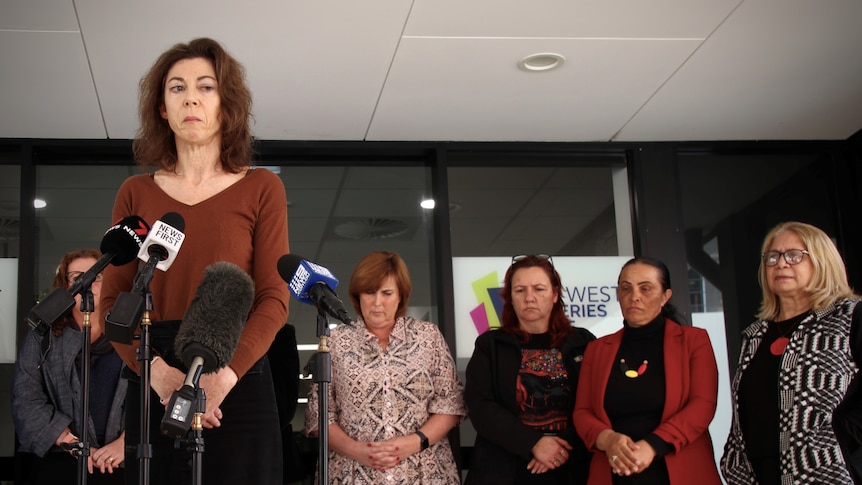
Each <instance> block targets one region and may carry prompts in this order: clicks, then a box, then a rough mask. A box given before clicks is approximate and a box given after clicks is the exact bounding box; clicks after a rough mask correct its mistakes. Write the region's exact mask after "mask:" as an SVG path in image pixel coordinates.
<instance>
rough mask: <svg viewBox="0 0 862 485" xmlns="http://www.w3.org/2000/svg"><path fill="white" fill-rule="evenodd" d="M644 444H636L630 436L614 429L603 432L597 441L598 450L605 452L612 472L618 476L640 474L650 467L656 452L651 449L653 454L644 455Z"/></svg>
mask: <svg viewBox="0 0 862 485" xmlns="http://www.w3.org/2000/svg"><path fill="white" fill-rule="evenodd" d="M644 444H645V442H644V441H639V442H638V443H635V442H634V441H632V439H631V438H630V437H629V436H627V435H624V434H622V433H617V432H616V431H614V430H612V429H606V430H604V431H602V432H601V433H599V436H598V438H597V439H596V448H598V449H600V450H602V451H604V452H605V454H606V455H607V457H608V463H610V465H611V470H612V471H613V472H614V473H616V474H617V475H631V474H633V473H639V472H641V471H643V470H645V469H646V468H647V467H648V466H649V463H651V462H652V457H654V456H655V451H652V447H649V449H650V450H651V453H649V454H645V453H642V450H641V448H642V445H644ZM649 455H651V456H649ZM647 456H649V461H648V462H647V461H645V459H646V457H647Z"/></svg>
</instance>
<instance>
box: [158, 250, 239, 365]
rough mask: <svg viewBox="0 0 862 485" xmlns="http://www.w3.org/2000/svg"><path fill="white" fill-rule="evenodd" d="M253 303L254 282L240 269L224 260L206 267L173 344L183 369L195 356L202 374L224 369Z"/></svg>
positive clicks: (190, 363) (234, 349)
mask: <svg viewBox="0 0 862 485" xmlns="http://www.w3.org/2000/svg"><path fill="white" fill-rule="evenodd" d="M253 301H254V282H253V281H252V279H251V277H250V276H249V275H248V274H247V273H246V272H245V271H243V270H242V268H240V267H239V266H237V265H235V264H233V263H228V262H225V261H221V262H218V263H215V264H212V265H210V266H207V268H206V269H205V270H204V275H203V279H201V283H200V285H198V288H197V291H196V293H195V297H194V299H192V302H191V304H190V305H189V308H188V310H186V314H185V315H184V316H183V322H182V324H181V325H180V329H179V331H178V332H177V337H176V340H175V341H174V350H175V351H176V353H177V355H179V356H181V357H182V361H183V363H184V364H185V365H186V367H191V366H192V361H193V360H194V358H195V357H202V358H203V359H204V364H203V371H202V372H203V373H204V374H206V373H209V372H213V371H216V370H218V369H221V368H222V367H224V366H226V365H227V364H228V363H229V362H230V360H231V359H232V358H233V354H234V352H235V351H236V347H237V344H238V343H239V338H240V335H241V334H242V329H243V326H244V325H245V321H246V319H247V318H248V312H249V310H250V309H251V305H252V302H253Z"/></svg>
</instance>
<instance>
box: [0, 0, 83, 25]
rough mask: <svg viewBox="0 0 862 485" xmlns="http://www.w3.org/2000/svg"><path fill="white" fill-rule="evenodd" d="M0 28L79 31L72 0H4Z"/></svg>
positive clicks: (0, 8) (1, 8)
mask: <svg viewBox="0 0 862 485" xmlns="http://www.w3.org/2000/svg"><path fill="white" fill-rule="evenodd" d="M0 11H2V13H3V15H0V30H12V31H25V30H31V31H40V32H77V31H78V19H77V18H76V17H75V6H74V3H73V1H72V0H3V3H2V6H0Z"/></svg>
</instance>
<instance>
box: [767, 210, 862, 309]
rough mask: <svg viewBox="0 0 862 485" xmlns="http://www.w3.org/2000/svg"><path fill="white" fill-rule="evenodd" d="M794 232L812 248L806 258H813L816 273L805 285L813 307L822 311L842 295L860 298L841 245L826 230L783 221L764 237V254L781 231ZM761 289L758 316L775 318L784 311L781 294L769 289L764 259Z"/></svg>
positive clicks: (806, 246) (802, 223) (807, 246)
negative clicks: (848, 273) (849, 275)
mask: <svg viewBox="0 0 862 485" xmlns="http://www.w3.org/2000/svg"><path fill="white" fill-rule="evenodd" d="M786 231H792V232H793V233H795V234H796V235H797V236H799V239H801V240H802V245H803V246H805V247H803V248H795V249H805V250H807V251H808V254H807V255H806V257H808V258H810V259H811V264H812V266H813V267H814V272H813V274H812V275H811V281H810V282H808V285H807V286H806V287H805V288H803V290H804V291H805V292H807V293H808V294H809V295H810V297H811V309H812V310H820V309H823V308H826V307H827V306H829V305H831V304H833V303H835V302H837V301H838V300H841V299H842V298H859V296H858V295H856V294H855V293H854V292H853V289H852V288H851V287H850V283H848V281H847V270H846V268H845V267H844V260H843V259H842V258H841V254H839V253H838V248H836V247H835V243H833V242H832V239H830V238H829V236H828V235H827V234H826V233H825V232H823V230H822V229H820V228H817V227H815V226H812V225H811V224H805V223H804V222H796V221H789V222H782V223H780V224H778V225H777V226H775V227H773V228H772V229H771V230H770V231H769V233H768V234H766V237H765V238H764V239H763V246H762V247H761V248H760V254H763V253H765V252H766V251H769V250H770V249H771V248H772V243H773V242H774V241H775V238H776V237H778V235H779V234H781V233H783V232H786ZM758 273H759V279H758V282H759V283H760V288H761V289H762V290H763V301H762V302H761V304H760V310H759V311H758V312H757V318H760V319H763V320H771V319H773V318H775V317H777V316H778V313H779V311H780V310H781V306H780V302H779V300H778V297H777V296H776V295H775V293H773V292H772V291H771V290H770V289H769V281H768V279H767V276H766V265H765V264H764V263H763V258H762V257H761V258H760V269H759V270H758Z"/></svg>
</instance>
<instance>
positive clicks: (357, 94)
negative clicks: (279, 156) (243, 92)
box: [78, 0, 409, 140]
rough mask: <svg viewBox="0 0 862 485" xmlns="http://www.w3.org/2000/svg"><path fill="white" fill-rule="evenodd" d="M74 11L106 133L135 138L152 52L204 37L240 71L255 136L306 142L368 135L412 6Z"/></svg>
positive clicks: (381, 0)
mask: <svg viewBox="0 0 862 485" xmlns="http://www.w3.org/2000/svg"><path fill="white" fill-rule="evenodd" d="M78 5H79V7H78V12H79V15H80V17H81V25H82V29H83V33H84V38H85V39H86V40H87V45H88V49H89V52H90V60H91V63H92V66H93V72H94V75H95V77H96V81H97V85H98V86H99V92H100V95H101V99H102V104H103V107H104V108H103V109H104V110H105V118H106V120H107V122H108V126H109V131H110V135H111V137H113V138H118V137H119V138H129V137H131V136H132V135H133V133H134V130H135V128H136V126H137V121H136V117H135V106H136V105H135V103H136V102H137V96H136V89H137V85H138V80H139V79H140V77H141V76H142V75H143V74H144V73H145V71H146V70H147V69H148V68H149V67H150V65H151V64H152V62H153V61H154V60H155V59H156V57H157V56H158V54H159V53H161V52H162V51H163V50H165V49H166V48H168V47H170V46H171V45H172V44H174V43H176V42H187V41H188V40H190V39H192V38H194V37H200V36H209V37H213V38H216V39H217V40H219V41H220V42H222V43H223V45H224V46H225V47H226V48H227V49H228V51H229V52H230V53H231V54H233V55H234V56H235V57H236V58H237V59H238V60H239V61H240V62H242V63H243V64H244V65H245V67H246V71H247V75H248V80H249V84H250V87H251V89H252V92H253V95H254V98H255V105H254V111H255V115H256V117H255V118H256V124H255V134H256V136H258V137H259V138H262V139H309V140H314V139H354V140H356V139H362V138H363V137H364V136H365V131H366V129H367V126H368V120H369V119H370V116H371V113H372V111H373V109H374V105H375V103H376V100H377V95H378V93H379V91H380V88H381V86H382V84H383V80H384V78H385V76H386V70H387V69H388V66H389V63H390V62H391V59H392V55H393V53H394V51H395V48H396V47H397V45H398V40H399V35H400V33H401V31H402V30H403V25H404V22H405V21H406V16H407V12H408V8H409V4H408V3H406V2H401V1H395V0H369V1H363V2H341V1H322V2H299V1H282V0H278V1H275V0H262V1H261V0H250V1H245V2H233V3H221V4H219V5H218V7H217V8H216V7H215V6H214V5H213V4H212V2H209V1H206V0H190V1H186V2H183V3H182V5H181V8H178V5H177V4H176V3H175V2H167V1H164V0H158V1H148V2H116V1H111V0H80V1H79V2H78ZM174 11H176V13H171V14H170V15H167V14H166V12H174ZM186 13H187V14H188V15H184V14H186ZM190 17H193V18H190ZM117 19H134V21H133V22H130V21H117Z"/></svg>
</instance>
